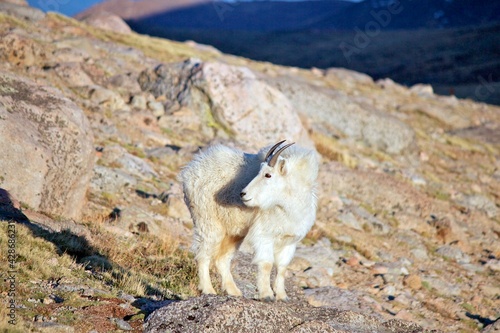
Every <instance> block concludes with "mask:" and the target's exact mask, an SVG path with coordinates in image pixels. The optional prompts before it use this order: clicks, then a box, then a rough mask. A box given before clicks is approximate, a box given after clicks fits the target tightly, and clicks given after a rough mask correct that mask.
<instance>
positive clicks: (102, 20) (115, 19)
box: [82, 11, 132, 34]
mask: <svg viewBox="0 0 500 333" xmlns="http://www.w3.org/2000/svg"><path fill="white" fill-rule="evenodd" d="M82 21H83V22H85V23H87V24H88V25H91V26H94V27H96V28H99V29H103V30H109V31H113V32H118V33H122V34H129V33H131V32H132V29H130V27H129V26H128V24H127V23H125V21H124V20H123V19H122V18H121V17H119V16H118V15H115V14H111V13H108V12H106V11H103V12H98V13H91V14H90V15H88V16H85V17H84V18H83V19H82Z"/></svg>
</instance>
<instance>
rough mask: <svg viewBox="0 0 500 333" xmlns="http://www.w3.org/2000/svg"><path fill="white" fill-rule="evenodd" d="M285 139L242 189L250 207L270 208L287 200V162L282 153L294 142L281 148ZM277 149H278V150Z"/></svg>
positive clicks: (244, 198) (242, 198)
mask: <svg viewBox="0 0 500 333" xmlns="http://www.w3.org/2000/svg"><path fill="white" fill-rule="evenodd" d="M283 142H285V140H283V141H280V142H278V143H277V144H275V145H274V146H273V147H272V148H271V149H270V150H269V152H268V153H267V155H266V157H265V160H264V162H262V163H261V165H260V171H259V174H258V175H257V176H256V177H255V178H254V179H253V180H252V181H251V182H250V183H249V184H248V185H247V186H246V187H245V188H244V189H243V190H242V191H241V193H240V196H241V200H242V201H243V203H244V204H245V205H246V206H248V207H260V208H262V209H268V208H271V207H273V206H275V205H279V204H280V202H281V201H282V200H286V196H285V195H284V191H286V189H287V177H286V176H287V173H288V169H287V163H286V159H284V158H283V157H281V156H280V154H281V153H282V152H283V151H284V150H285V149H287V148H288V147H290V146H291V145H293V143H290V144H287V145H284V146H283V147H281V148H279V149H278V147H280V146H281V144H282V143H283ZM276 149H278V150H277V151H276Z"/></svg>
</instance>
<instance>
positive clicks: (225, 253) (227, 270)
mask: <svg viewBox="0 0 500 333" xmlns="http://www.w3.org/2000/svg"><path fill="white" fill-rule="evenodd" d="M241 240H242V237H238V236H226V237H225V238H224V239H223V240H222V242H221V243H220V245H219V251H218V254H217V256H216V259H215V266H216V267H217V270H218V271H219V274H220V276H221V279H222V288H223V289H224V290H225V291H226V292H227V294H228V295H230V296H241V295H242V293H241V290H240V289H239V288H238V287H237V286H236V283H235V282H234V279H233V275H232V274H231V260H232V259H233V255H234V252H235V250H236V247H237V246H238V245H239V244H240V242H241Z"/></svg>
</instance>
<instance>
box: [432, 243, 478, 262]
mask: <svg viewBox="0 0 500 333" xmlns="http://www.w3.org/2000/svg"><path fill="white" fill-rule="evenodd" d="M436 253H437V254H439V255H440V256H442V257H445V258H448V259H451V260H454V261H456V262H458V263H464V264H468V263H469V262H470V257H469V256H468V255H467V254H465V253H463V252H462V250H460V249H459V248H457V247H453V246H450V245H443V246H441V247H440V248H438V249H437V250H436Z"/></svg>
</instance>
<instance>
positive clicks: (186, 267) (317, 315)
mask: <svg viewBox="0 0 500 333" xmlns="http://www.w3.org/2000/svg"><path fill="white" fill-rule="evenodd" d="M15 2H16V4H13V3H5V2H0V10H1V12H0V82H1V83H0V91H1V93H0V142H2V145H0V152H1V156H2V158H1V159H0V220H2V222H1V223H0V226H1V228H0V230H1V232H0V237H1V242H0V258H2V259H1V261H0V263H1V264H0V265H1V267H2V272H3V273H2V277H3V279H4V281H5V283H3V284H1V287H0V288H1V289H0V293H1V294H2V298H1V303H2V306H1V309H0V313H1V316H0V320H1V322H0V328H1V329H2V330H4V331H9V332H28V331H43V332H56V331H57V332H59V331H61V332H110V331H122V330H124V331H136V332H141V331H143V330H145V331H146V332H160V331H161V332H164V331H165V330H170V331H172V332H223V331H224V332H226V331H227V332H229V331H231V332H257V331H262V332H320V331H321V332H401V333H403V332H431V331H432V332H439V331H440V332H494V331H497V330H498V329H500V321H498V320H497V319H498V318H499V316H500V287H499V286H500V274H499V271H500V241H499V239H500V208H499V207H500V195H499V193H500V109H499V108H498V107H494V106H490V105H486V104H481V103H475V102H472V101H470V100H460V99H456V98H454V97H442V96H437V95H435V94H434V93H433V91H432V88H431V87H429V86H426V85H415V86H413V87H411V88H409V89H408V88H405V87H402V86H400V85H398V84H396V83H394V82H393V81H391V80H389V79H382V80H377V81H374V80H373V79H372V78H370V77H369V76H367V75H365V74H361V73H356V72H352V71H348V70H344V69H339V68H330V69H326V70H318V69H313V70H302V69H298V68H292V67H282V66H277V65H273V64H271V63H262V62H255V61H250V60H247V59H244V58H238V57H234V56H228V55H225V54H222V53H220V52H218V51H217V50H215V49H213V48H210V47H207V46H204V45H199V44H195V43H192V42H191V43H178V42H172V41H169V40H163V39H158V38H151V37H148V36H142V35H138V34H135V33H133V32H130V30H129V29H127V27H126V25H124V23H123V21H121V20H119V19H118V18H117V17H110V16H100V17H90V18H87V19H86V21H85V22H87V23H85V22H80V21H77V20H74V19H71V18H68V17H64V16H60V15H57V14H53V13H50V14H44V13H42V12H40V11H38V10H35V9H32V8H29V7H27V6H25V5H23V2H22V1H15ZM280 139H288V140H293V141H296V142H298V143H299V144H301V145H305V146H309V147H315V148H316V150H317V151H318V152H319V153H320V154H321V156H322V162H321V167H320V178H319V182H320V188H319V207H318V217H317V221H316V224H315V226H314V227H313V229H312V230H311V232H310V233H309V234H308V236H307V237H306V239H305V240H304V241H303V242H302V244H301V245H300V246H299V248H298V250H297V253H296V256H295V258H294V260H293V262H292V264H291V265H290V270H289V273H288V277H287V289H288V290H289V294H290V295H291V301H290V302H289V303H283V302H277V303H263V302H259V301H257V300H255V295H256V288H255V268H254V267H253V265H252V264H251V255H250V254H249V253H248V252H247V251H246V247H243V248H242V251H241V252H239V253H238V255H237V257H236V258H235V260H234V265H233V271H234V275H235V279H236V283H237V284H238V286H239V287H240V288H241V289H242V291H243V294H244V298H231V297H226V296H223V295H221V296H201V297H200V295H199V294H198V291H197V290H196V284H197V277H196V274H195V271H196V270H195V266H194V262H193V258H192V255H191V253H190V252H189V243H190V237H191V229H192V222H191V219H190V216H189V213H188V211H187V209H186V207H185V205H184V203H183V200H182V191H181V188H180V186H179V183H178V181H177V178H176V177H177V174H178V172H179V170H180V168H181V167H182V166H183V165H185V164H186V163H187V162H188V161H189V160H190V159H191V158H192V157H193V155H194V154H195V153H196V152H197V151H198V150H199V148H200V147H205V146H207V145H209V144H212V143H215V142H222V143H225V144H227V145H230V146H234V147H238V148H241V149H245V150H247V151H250V152H254V151H256V150H257V149H258V148H259V147H261V146H263V145H267V144H269V143H272V142H276V141H278V140H280ZM9 255H10V257H9ZM12 256H15V260H13V259H12V258H13V257H12ZM5 272H7V273H5Z"/></svg>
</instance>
